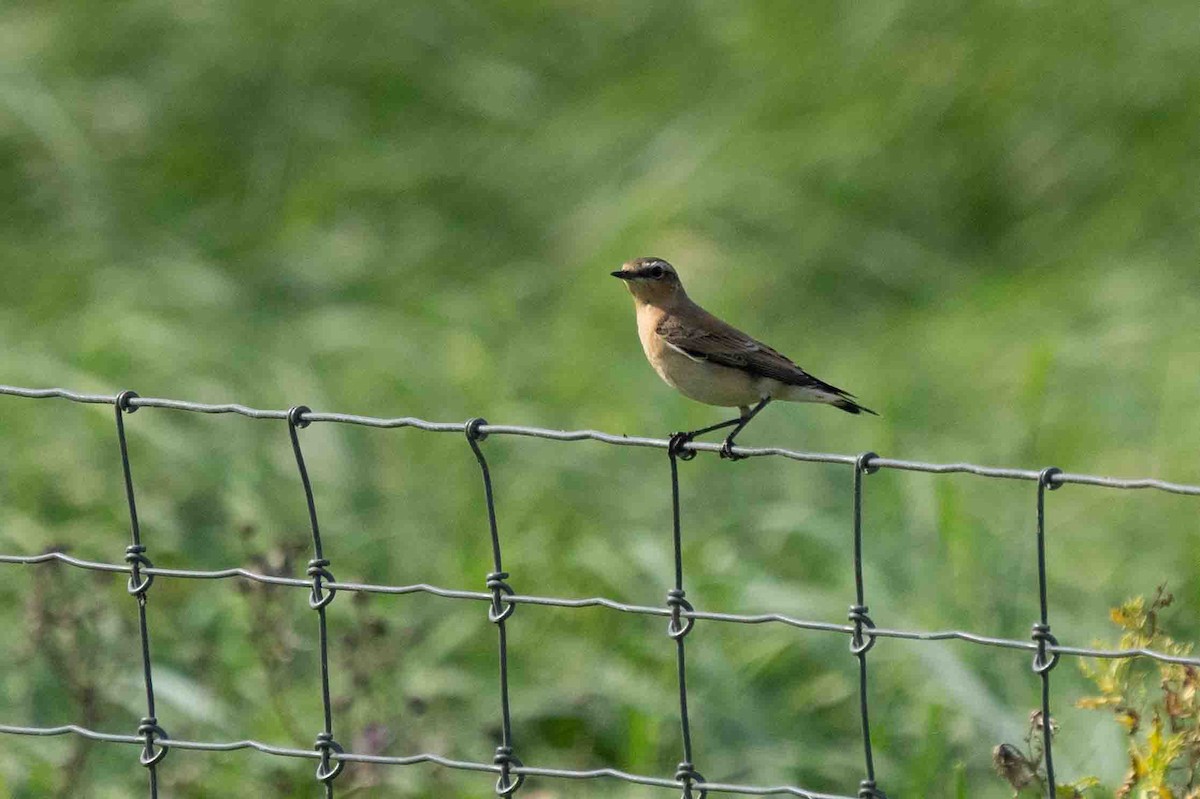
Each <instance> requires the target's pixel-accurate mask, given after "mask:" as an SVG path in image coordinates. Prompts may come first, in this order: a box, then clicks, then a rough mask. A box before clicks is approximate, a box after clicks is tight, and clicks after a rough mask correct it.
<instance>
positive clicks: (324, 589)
mask: <svg viewBox="0 0 1200 799" xmlns="http://www.w3.org/2000/svg"><path fill="white" fill-rule="evenodd" d="M311 412H312V410H311V409H310V408H308V407H307V406H305V405H297V406H295V407H293V408H291V409H290V410H289V411H288V414H287V422H288V437H289V438H290V439H291V442H292V454H294V455H295V456H296V469H297V471H299V472H300V483H301V484H302V485H303V486H304V499H305V502H306V503H307V505H308V522H309V526H310V527H311V529H312V541H313V559H312V560H310V561H309V562H308V569H307V572H306V573H307V574H308V576H309V577H310V578H311V579H312V591H311V593H310V594H309V597H308V605H309V607H310V608H312V609H313V610H315V611H316V612H317V626H318V639H317V640H318V646H319V648H320V653H321V705H322V708H323V710H324V712H325V728H324V729H323V730H321V732H320V733H318V734H317V741H316V743H315V744H314V748H315V749H316V750H317V751H318V752H320V754H321V760H320V762H318V763H317V772H316V777H317V780H318V781H319V782H321V783H322V784H323V785H324V786H325V798H326V799H333V781H334V779H336V778H337V775H339V774H341V773H342V769H343V768H345V766H346V761H344V760H340V759H339V760H334V759H333V758H332V754H333V753H334V752H337V753H339V754H340V753H341V752H342V751H343V750H342V747H341V746H340V745H339V744H338V742H337V741H336V740H335V739H334V737H333V705H332V702H331V701H330V698H329V631H328V626H327V624H326V620H325V608H326V607H328V606H329V603H330V602H332V601H333V598H334V596H336V595H337V591H336V589H333V588H329V587H328V586H326V585H324V583H325V582H331V583H332V582H334V577H333V573H332V572H330V571H329V559H328V558H326V557H325V553H324V550H323V548H322V547H321V525H320V523H319V522H318V521H317V503H316V500H315V499H314V498H313V490H312V482H311V481H310V480H309V477H308V468H307V467H306V466H305V465H304V452H303V451H302V450H301V449H300V436H299V433H298V432H297V430H299V429H301V428H305V427H308V425H309V423H308V421H306V420H305V419H304V414H306V413H311Z"/></svg>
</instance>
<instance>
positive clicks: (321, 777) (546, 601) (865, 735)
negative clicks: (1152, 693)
mask: <svg viewBox="0 0 1200 799" xmlns="http://www.w3.org/2000/svg"><path fill="white" fill-rule="evenodd" d="M0 395H8V396H12V397H20V398H28V399H45V398H61V399H66V400H70V401H73V402H77V403H93V404H106V405H111V406H113V409H114V419H115V428H116V437H117V444H118V451H119V456H120V460H121V467H122V474H123V479H124V486H125V495H126V502H127V504H128V511H129V524H130V537H131V543H130V545H129V546H127V547H126V549H125V556H124V563H110V562H99V561H92V560H84V559H80V558H76V557H73V556H71V555H69V554H67V553H66V552H62V551H51V552H44V553H40V554H37V555H5V554H0V563H8V564H24V565H35V564H42V563H50V562H58V563H63V564H66V565H69V566H72V567H75V568H79V569H87V570H93V571H100V572H115V573H124V574H127V575H128V579H127V586H126V588H127V591H128V593H129V594H130V596H131V597H133V598H134V599H135V601H136V603H137V609H138V630H139V638H140V644H141V665H142V671H143V683H144V686H145V694H146V715H145V716H144V717H143V718H142V719H141V721H140V723H139V724H138V726H137V729H136V731H134V732H133V733H114V732H105V731H100V730H93V729H89V728H87V727H84V726H79V725H74V724H71V725H63V726H55V727H34V726H21V725H14V724H0V733H5V734H13V735H30V736H55V735H67V734H73V735H78V736H81V737H83V738H86V739H89V740H93V741H103V742H110V743H121V744H129V745H133V746H138V747H140V750H141V751H140V753H139V755H138V760H139V762H140V763H141V765H142V766H144V767H145V768H146V771H147V775H148V783H149V792H150V796H151V797H157V795H158V769H159V766H160V764H161V763H162V761H163V759H164V758H165V757H166V755H167V753H168V752H169V751H170V750H171V749H182V750H197V751H207V752H225V751H232V750H239V749H252V750H256V751H258V752H262V753H265V754H269V755H275V756H279V757H293V758H307V759H310V760H313V761H316V770H315V780H316V782H317V784H318V786H319V787H320V789H321V790H322V791H323V792H324V794H325V796H326V797H327V799H332V797H333V796H334V795H335V793H334V792H335V786H336V784H337V783H336V780H337V777H338V775H339V774H340V773H341V772H342V770H343V769H344V768H345V766H346V764H347V763H373V764H380V765H390V766H408V765H415V764H420V763H430V764H436V765H439V766H443V767H446V768H451V769H461V770H466V771H477V772H487V773H491V774H494V775H495V778H496V782H495V791H496V793H497V794H498V795H499V796H503V797H507V796H512V795H513V794H515V793H516V792H517V791H518V790H519V789H520V788H521V786H522V785H523V784H524V782H525V780H526V779H527V778H530V777H541V778H549V779H560V780H590V779H596V778H612V779H617V780H622V781H625V782H628V783H633V784H639V785H646V786H653V787H661V788H673V789H676V790H678V791H681V795H682V796H683V797H684V799H693V798H695V797H704V796H706V795H707V794H709V793H724V794H742V795H751V796H771V795H777V796H798V797H807V799H853V798H854V797H858V799H878V798H880V797H885V796H886V794H885V793H884V790H883V788H882V783H883V781H882V780H881V779H879V778H878V777H877V775H876V770H875V762H874V756H873V752H872V748H871V725H870V714H869V706H870V702H869V700H870V682H869V679H868V657H867V656H868V653H869V652H870V651H871V649H872V647H874V645H875V643H876V641H877V640H878V639H880V638H894V639H908V640H917V641H941V640H961V641H965V642H969V643H972V644H977V645H982V646H990V647H999V648H1004V649H1014V650H1024V651H1026V652H1027V653H1028V654H1031V655H1032V671H1033V673H1034V674H1035V675H1036V676H1037V678H1038V679H1039V681H1040V684H1041V714H1040V718H1041V724H1042V725H1043V728H1042V736H1043V740H1044V742H1045V765H1046V780H1045V783H1046V793H1047V796H1049V797H1054V796H1055V791H1056V787H1057V786H1056V783H1055V775H1054V760H1053V752H1052V736H1051V734H1050V733H1051V730H1050V725H1051V713H1050V710H1051V707H1050V704H1051V703H1050V697H1051V693H1050V676H1051V672H1052V671H1053V670H1054V668H1055V666H1056V665H1057V664H1058V662H1059V659H1060V657H1061V656H1062V655H1069V656H1076V657H1092V658H1134V657H1145V658H1151V659H1154V660H1158V661H1162V662H1167V663H1178V664H1186V665H1192V666H1200V657H1190V656H1183V655H1177V654H1171V653H1167V652H1159V651H1154V650H1150V649H1141V648H1139V649H1095V648H1087V647H1080V646H1068V645H1064V644H1061V643H1060V642H1059V641H1058V639H1057V638H1056V637H1055V635H1054V634H1053V633H1052V632H1051V628H1050V613H1049V603H1048V596H1047V588H1046V548H1045V519H1046V494H1047V492H1049V491H1053V490H1055V489H1058V488H1061V487H1062V486H1063V485H1068V484H1076V485H1092V486H1101V487H1105V488H1112V489H1150V490H1158V491H1165V492H1170V493H1175V494H1185V495H1191V496H1200V486H1197V485H1187V484H1182V483H1172V482H1165V481H1162V480H1156V479H1118V478H1112V477H1101V476H1094V475H1086V474H1071V473H1067V472H1063V471H1061V470H1060V469H1057V468H1054V467H1049V468H1045V469H1041V470H1024V469H1008V468H994V467H986V466H978V465H975V464H969V463H949V464H938V463H924V462H920V461H910V460H897V459H892V458H884V457H881V456H879V455H876V454H875V453H872V452H865V453H862V454H859V455H841V454H829V453H816V452H799V451H794V450H788V449H781V448H775V447H768V448H754V447H735V449H734V452H735V453H736V454H737V455H740V456H744V457H768V456H775V457H782V458H788V459H792V460H797V461H806V462H815V463H832V464H840V465H844V466H847V467H849V468H850V470H851V482H850V503H851V510H852V513H851V518H852V528H853V530H852V531H853V542H854V544H853V569H854V583H855V595H854V597H853V600H854V601H853V604H851V605H850V610H849V615H848V618H847V621H848V622H849V623H848V624H837V623H831V622H823V621H813V620H806V619H799V618H795V617H792V616H788V615H786V614H783V613H767V614H756V615H747V614H737V613H728V612H716V611H709V610H698V609H696V608H695V607H693V605H692V604H691V602H689V601H688V599H687V594H686V591H685V589H684V572H683V553H684V544H683V534H682V525H681V508H680V498H679V461H685V460H690V459H691V458H693V457H695V455H696V453H698V452H719V450H720V446H719V445H717V444H705V443H700V442H692V441H688V440H687V439H686V438H684V437H680V436H676V437H673V438H671V439H657V438H639V437H629V436H619V435H613V434H609V433H603V432H599V431H595V430H576V431H561V430H548V429H542V428H535V427H522V426H515V425H493V424H488V423H487V422H486V421H485V420H483V419H479V418H477V419H471V420H469V421H467V422H465V423H456V422H429V421H425V420H422V419H416V418H412V417H402V418H392V419H386V418H376V417H368V416H355V415H350V414H342V413H320V412H314V411H313V410H311V409H310V408H308V407H306V406H303V405H298V406H295V407H292V408H290V409H288V410H262V409H256V408H249V407H246V406H243V405H237V404H222V405H207V404H201V403H194V402H185V401H181V400H174V399H161V398H149V397H139V396H138V395H137V394H136V393H134V392H132V391H124V392H122V393H120V394H117V395H115V396H108V395H97V394H80V393H76V392H72V391H67V390H64V389H58V388H51V389H30V388H20V387H15V386H0ZM140 408H166V409H172V410H178V411H187V412H195V413H208V414H230V413H231V414H239V415H241V416H246V417H250V418H253V419H265V420H274V421H279V422H284V423H285V424H286V428H287V432H288V436H289V440H290V443H291V447H292V452H293V455H294V458H295V463H296V469H297V472H298V474H299V477H300V483H301V486H302V488H303V491H304V495H305V501H306V504H307V509H308V516H309V523H310V530H311V538H312V555H313V557H312V559H311V560H309V562H308V565H307V569H306V577H307V579H304V578H300V577H284V576H280V575H273V574H263V573H260V572H256V571H253V570H250V569H246V568H240V567H235V568H228V569H220V570H191V569H178V568H160V567H156V566H154V564H153V562H152V561H151V559H150V557H149V555H148V552H149V547H148V545H147V544H145V543H143V540H142V534H141V529H140V527H139V524H138V513H137V501H136V494H135V491H134V480H133V470H132V468H131V464H130V458H129V451H128V447H127V444H126V436H125V417H126V416H128V415H130V414H132V413H134V412H135V411H137V410H138V409H140ZM313 422H332V423H342V424H353V425H362V426H367V427H375V428H402V427H411V428H416V429H419V430H424V431H428V432H441V433H458V434H460V435H464V436H465V438H466V441H467V444H468V446H469V447H470V449H471V451H472V453H473V454H474V456H475V458H476V460H477V462H478V464H479V468H480V474H481V477H482V481H483V489H484V492H483V493H484V502H485V507H486V513H487V520H488V527H489V532H490V536H491V551H492V564H491V566H492V569H491V571H489V572H488V573H487V576H486V579H485V583H484V587H485V589H486V590H484V591H471V590H462V589H456V588H445V587H440V586H435V585H429V584H426V583H419V584H412V585H382V584H371V583H362V582H340V581H338V580H337V579H336V578H335V577H334V575H333V571H332V568H331V567H332V560H331V559H330V558H328V557H326V554H325V551H324V549H323V547H322V540H321V532H320V523H319V517H318V513H317V507H316V502H315V500H314V497H313V489H312V482H311V480H310V479H309V474H308V469H307V467H306V465H305V460H304V454H303V449H302V447H301V442H300V432H299V431H301V430H303V429H304V428H306V427H308V426H309V425H310V424H312V423H313ZM491 435H508V436H528V437H535V438H544V439H552V440H557V441H586V440H592V441H599V442H603V443H606V444H612V445H618V446H634V447H652V448H658V449H662V450H664V451H665V452H666V454H667V457H668V460H669V464H670V480H671V508H672V525H673V526H672V532H673V538H672V541H673V556H674V560H673V563H674V575H673V583H672V587H671V588H670V589H669V590H668V591H667V596H666V600H665V602H664V604H663V606H660V607H654V606H643V605H633V604H627V603H624V602H618V601H615V600H612V599H608V598H604V597H586V598H563V597H553V596H533V595H524V594H519V593H517V592H516V591H515V590H514V589H513V587H512V585H511V584H510V582H509V580H510V578H511V575H510V574H509V573H508V572H506V571H504V566H503V562H502V557H501V535H500V530H499V525H498V522H497V518H496V509H495V502H494V497H493V490H492V479H491V472H490V469H489V467H488V461H487V458H486V456H485V454H484V450H483V447H482V446H481V445H482V444H483V443H484V441H485V440H486V439H487V437H488V436H491ZM880 469H897V470H905V471H914V472H927V473H931V474H951V473H967V474H974V475H979V476H982V477H987V478H994V479H1006V480H1020V481H1027V482H1031V483H1033V484H1034V489H1035V490H1034V496H1033V500H1034V502H1033V504H1034V519H1035V524H1036V539H1035V541H1036V547H1035V549H1034V551H1033V553H1032V554H1034V555H1035V556H1036V559H1037V573H1038V586H1037V592H1038V593H1037V596H1038V601H1039V608H1040V613H1039V616H1038V618H1037V620H1036V621H1035V622H1034V623H1033V626H1032V631H1031V636H1030V639H1029V640H1025V641H1022V640H1015V639H1006V638H997V637H992V636H986V635H980V634H977V633H973V632H970V631H964V630H940V631H920V630H903V629H888V628H883V627H877V626H876V625H875V623H874V622H873V621H872V619H871V616H870V615H869V608H868V606H867V604H866V586H865V584H864V580H863V548H864V540H863V512H862V510H863V497H864V485H865V483H866V479H865V478H866V477H867V476H869V475H871V474H873V473H875V472H877V471H878V470H880ZM156 577H165V578H180V579H199V580H220V579H230V578H238V579H245V580H251V581H254V582H257V583H262V584H267V585H276V586H284V587H291V588H301V589H304V590H306V591H308V592H309V597H308V603H309V606H310V607H311V608H312V609H313V610H314V611H315V613H316V615H317V650H318V653H319V657H320V698H321V705H322V709H323V719H322V724H321V726H320V729H319V731H318V732H317V734H316V740H315V743H314V745H313V747H312V748H311V749H300V748H294V747H286V746H276V745H272V744H268V743H264V742H261V741H257V740H239V741H223V742H222V741H189V740H181V739H175V738H172V737H171V736H170V735H169V733H168V732H167V729H166V727H168V726H169V724H160V722H159V719H158V717H157V715H156V710H155V694H154V682H153V658H152V656H151V653H152V650H151V635H150V629H151V624H150V612H149V609H148V604H149V603H148V596H149V593H150V588H151V586H152V585H153V583H154V580H155V578H156ZM342 591H344V592H363V593H372V594H387V595H400V594H414V593H425V594H430V595H434V596H438V597H443V598H447V599H457V600H468V601H476V602H481V603H485V604H486V606H487V616H488V619H489V620H490V621H491V622H492V623H493V624H494V625H495V626H496V630H497V638H498V669H499V697H498V698H499V721H500V724H499V738H500V740H499V741H498V742H497V744H498V745H497V747H496V750H495V752H494V754H493V757H492V759H491V762H485V761H482V760H479V761H467V760H456V759H451V758H447V757H442V756H440V755H438V754H433V753H420V754H413V755H407V756H384V755H374V754H357V753H354V752H347V751H345V750H344V749H343V747H342V746H341V745H340V744H339V743H338V740H337V736H336V734H335V724H334V721H335V719H334V715H333V710H332V703H331V701H330V689H329V684H330V672H331V669H330V662H329V649H330V647H329V631H328V625H327V620H326V614H325V609H326V608H327V607H328V605H329V604H330V602H332V601H333V600H334V598H335V596H336V595H337V593H338V592H342ZM523 604H525V605H543V606H554V607H563V608H587V607H604V608H608V609H611V610H614V611H620V612H623V613H632V614H640V615H647V616H660V617H663V618H665V619H666V620H667V634H668V636H669V638H670V639H672V640H673V642H674V644H675V653H676V663H677V671H678V689H679V723H680V733H681V736H680V752H681V760H680V762H679V765H678V767H677V769H676V771H675V773H674V774H673V775H672V776H671V777H666V776H649V775H642V774H631V773H627V772H625V771H621V770H619V769H616V768H597V769H590V770H572V769H560V768H549V767H541V766H527V765H525V764H524V763H523V762H522V761H521V759H520V758H519V757H518V756H517V750H518V747H517V746H516V744H515V742H514V737H513V725H512V713H511V709H510V702H509V691H508V678H509V674H508V637H507V627H506V625H507V622H508V621H509V619H510V618H511V617H512V616H513V614H514V612H515V610H516V608H517V607H518V606H520V605H523ZM697 621H707V622H719V623H732V624H747V625H756V624H779V625H785V626H788V627H792V628H796V629H801V630H813V631H820V632H827V633H834V634H840V635H845V636H848V638H849V649H850V654H851V655H852V656H853V657H854V658H855V659H856V661H857V663H858V676H859V679H858V703H859V712H860V718H861V732H862V749H863V772H862V779H861V781H860V782H859V785H858V788H857V792H856V793H854V794H853V795H850V794H829V793H821V792H818V791H813V790H807V789H805V788H802V787H798V786H793V785H779V786H762V785H743V784H732V783H725V782H715V781H709V780H707V779H706V778H705V777H704V776H703V774H701V772H700V771H699V769H698V768H697V766H696V764H695V760H694V754H693V748H692V736H691V726H690V723H689V713H688V688H687V667H686V654H687V652H686V645H685V642H686V639H687V637H688V634H689V633H690V632H691V630H692V629H693V627H694V626H695V624H696V622H697Z"/></svg>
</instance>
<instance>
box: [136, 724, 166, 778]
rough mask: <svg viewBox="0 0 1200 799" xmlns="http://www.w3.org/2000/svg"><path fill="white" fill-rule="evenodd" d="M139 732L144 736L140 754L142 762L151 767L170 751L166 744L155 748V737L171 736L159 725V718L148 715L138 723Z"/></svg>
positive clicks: (139, 760) (139, 757) (139, 759)
mask: <svg viewBox="0 0 1200 799" xmlns="http://www.w3.org/2000/svg"><path fill="white" fill-rule="evenodd" d="M137 734H138V735H140V736H142V740H143V741H144V743H143V744H142V753H141V754H140V755H139V756H138V762H140V763H141V764H142V765H143V766H145V767H146V768H150V767H151V766H153V765H154V764H155V763H157V762H158V761H160V760H162V759H163V758H164V757H166V756H167V752H168V751H170V750H168V749H167V747H165V746H160V747H158V748H157V749H155V748H154V739H155V738H170V737H171V736H169V735H167V733H166V730H164V729H163V728H162V727H160V726H158V719H156V718H155V717H154V716H146V717H144V718H143V719H142V720H141V722H140V723H139V724H138V728H137Z"/></svg>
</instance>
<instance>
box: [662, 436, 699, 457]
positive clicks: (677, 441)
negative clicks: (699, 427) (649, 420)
mask: <svg viewBox="0 0 1200 799" xmlns="http://www.w3.org/2000/svg"><path fill="white" fill-rule="evenodd" d="M694 438H695V436H694V435H692V434H691V433H673V434H672V435H671V439H670V441H669V442H668V443H667V454H668V455H670V456H671V457H672V458H678V459H679V460H681V461H690V460H691V459H692V458H694V457H696V450H694V449H685V445H686V444H690V443H692V440H693V439H694Z"/></svg>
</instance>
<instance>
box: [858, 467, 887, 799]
mask: <svg viewBox="0 0 1200 799" xmlns="http://www.w3.org/2000/svg"><path fill="white" fill-rule="evenodd" d="M878 457H879V456H878V455H876V454H875V453H874V452H864V453H862V454H861V455H859V456H858V458H857V459H856V460H855V461H854V594H855V603H854V604H853V605H851V606H850V616H849V618H850V621H851V622H852V623H853V624H854V634H853V635H852V636H851V638H850V652H851V653H853V655H854V656H855V657H856V658H858V706H859V715H860V716H861V718H862V739H863V759H864V760H865V761H866V769H867V776H866V779H864V780H863V781H862V782H861V783H859V786H858V795H859V797H860V799H887V797H886V795H885V794H884V793H883V791H881V790H879V788H878V787H877V786H876V783H875V755H874V753H873V752H872V750H871V719H870V714H869V712H868V694H869V690H868V684H867V653H868V652H870V651H871V648H872V647H874V646H875V640H876V638H875V635H874V633H872V632H871V631H872V630H874V629H875V622H873V621H872V620H871V617H870V616H869V615H868V611H869V609H868V608H867V605H866V601H867V600H866V592H865V590H864V589H863V541H862V538H863V536H862V528H863V524H862V518H863V514H862V496H863V477H864V476H865V475H868V474H872V473H874V472H875V471H877V467H875V466H872V465H871V461H872V459H874V458H878Z"/></svg>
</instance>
